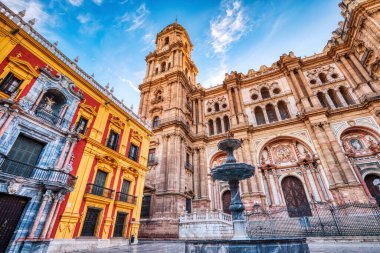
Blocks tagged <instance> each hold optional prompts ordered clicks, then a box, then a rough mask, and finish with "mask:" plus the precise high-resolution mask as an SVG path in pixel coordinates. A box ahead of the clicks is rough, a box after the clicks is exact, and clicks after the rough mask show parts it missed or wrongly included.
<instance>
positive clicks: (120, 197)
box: [115, 192, 137, 205]
mask: <svg viewBox="0 0 380 253" xmlns="http://www.w3.org/2000/svg"><path fill="white" fill-rule="evenodd" d="M115 200H116V201H121V202H125V203H130V204H133V205H134V204H136V200H137V197H136V196H133V195H128V194H126V193H123V192H116V198H115Z"/></svg>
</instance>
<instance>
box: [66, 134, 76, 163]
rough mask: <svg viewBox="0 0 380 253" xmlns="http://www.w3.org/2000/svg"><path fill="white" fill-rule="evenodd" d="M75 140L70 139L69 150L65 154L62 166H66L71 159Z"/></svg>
mask: <svg viewBox="0 0 380 253" xmlns="http://www.w3.org/2000/svg"><path fill="white" fill-rule="evenodd" d="M76 143H77V141H76V140H72V142H71V146H70V149H69V152H68V153H67V156H66V159H65V162H64V164H63V168H66V166H67V165H68V164H69V162H70V160H71V157H72V155H73V150H74V147H75V145H76Z"/></svg>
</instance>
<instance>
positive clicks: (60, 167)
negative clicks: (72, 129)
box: [56, 136, 71, 169]
mask: <svg viewBox="0 0 380 253" xmlns="http://www.w3.org/2000/svg"><path fill="white" fill-rule="evenodd" d="M70 139H71V136H68V137H66V142H65V145H64V146H63V149H62V151H61V154H60V155H59V158H58V161H57V163H56V167H57V168H58V169H62V164H63V159H64V157H65V155H66V151H67V147H68V146H69V142H70Z"/></svg>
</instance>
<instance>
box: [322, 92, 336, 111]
mask: <svg viewBox="0 0 380 253" xmlns="http://www.w3.org/2000/svg"><path fill="white" fill-rule="evenodd" d="M324 94H325V98H326V101H327V103H328V104H329V106H330V108H331V109H335V108H336V107H335V105H334V103H333V101H332V100H331V97H330V95H329V94H327V93H324Z"/></svg>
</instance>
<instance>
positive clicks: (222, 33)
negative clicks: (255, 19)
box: [210, 0, 249, 53]
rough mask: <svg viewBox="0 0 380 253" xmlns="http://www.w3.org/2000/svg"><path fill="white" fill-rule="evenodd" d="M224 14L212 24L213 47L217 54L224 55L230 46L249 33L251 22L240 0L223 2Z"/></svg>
mask: <svg viewBox="0 0 380 253" xmlns="http://www.w3.org/2000/svg"><path fill="white" fill-rule="evenodd" d="M222 10H223V13H222V14H220V15H219V16H218V17H216V18H214V19H213V20H212V21H211V22H210V30H211V36H212V42H211V45H212V46H213V48H214V52H215V53H224V52H225V51H226V50H227V49H228V46H229V45H230V44H231V43H232V42H234V41H238V40H239V39H240V38H241V37H242V36H243V35H244V34H245V33H246V32H248V31H249V24H248V23H249V20H248V17H247V16H246V15H245V11H244V8H243V6H242V3H241V1H239V0H226V1H223V2H222Z"/></svg>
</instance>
